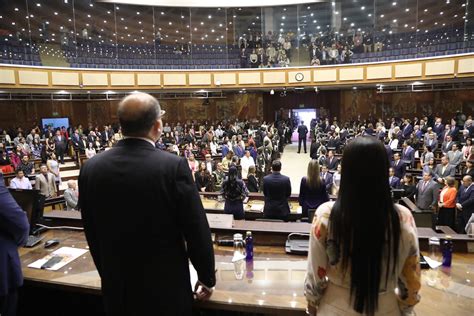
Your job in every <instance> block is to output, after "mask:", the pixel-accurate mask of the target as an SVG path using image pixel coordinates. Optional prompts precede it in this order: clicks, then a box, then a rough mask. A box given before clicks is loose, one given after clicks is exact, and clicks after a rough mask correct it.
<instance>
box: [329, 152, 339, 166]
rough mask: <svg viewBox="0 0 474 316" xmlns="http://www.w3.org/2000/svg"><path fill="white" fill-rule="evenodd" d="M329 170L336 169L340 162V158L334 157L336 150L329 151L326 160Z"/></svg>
mask: <svg viewBox="0 0 474 316" xmlns="http://www.w3.org/2000/svg"><path fill="white" fill-rule="evenodd" d="M326 164H327V166H328V169H329V170H336V169H337V165H338V164H339V159H337V158H336V157H334V152H333V151H332V150H330V151H328V159H327V161H326Z"/></svg>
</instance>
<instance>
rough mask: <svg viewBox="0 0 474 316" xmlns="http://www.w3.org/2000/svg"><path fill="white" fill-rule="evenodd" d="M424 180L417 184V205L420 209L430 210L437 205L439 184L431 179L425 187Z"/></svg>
mask: <svg viewBox="0 0 474 316" xmlns="http://www.w3.org/2000/svg"><path fill="white" fill-rule="evenodd" d="M423 183H424V181H423V180H420V181H418V184H417V185H416V206H417V207H418V208H419V209H420V210H430V209H431V208H432V207H434V206H436V203H437V202H438V196H439V186H438V185H437V184H436V182H434V181H433V180H431V181H430V182H428V184H426V185H425V186H424V187H423Z"/></svg>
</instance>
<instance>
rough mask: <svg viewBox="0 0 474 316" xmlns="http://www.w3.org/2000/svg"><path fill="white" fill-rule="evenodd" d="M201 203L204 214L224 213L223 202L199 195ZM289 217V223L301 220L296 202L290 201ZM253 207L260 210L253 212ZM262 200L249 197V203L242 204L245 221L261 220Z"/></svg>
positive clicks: (299, 208)
mask: <svg viewBox="0 0 474 316" xmlns="http://www.w3.org/2000/svg"><path fill="white" fill-rule="evenodd" d="M201 202H202V205H203V206H204V209H205V210H206V213H217V214H219V213H224V204H225V201H219V200H218V199H217V197H214V196H213V197H207V196H204V195H201ZM289 204H290V215H289V216H288V220H289V221H296V220H299V219H301V206H299V204H298V201H294V200H292V201H290V202H289ZM252 206H255V207H257V208H261V209H260V210H255V211H253V210H252V209H251V208H252ZM263 206H264V202H263V200H261V199H259V198H258V197H257V198H255V197H252V196H250V197H249V201H248V202H247V203H246V204H244V211H245V219H246V220H255V219H258V218H263Z"/></svg>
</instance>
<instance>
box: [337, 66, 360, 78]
mask: <svg viewBox="0 0 474 316" xmlns="http://www.w3.org/2000/svg"><path fill="white" fill-rule="evenodd" d="M363 79H364V68H341V69H339V80H341V81H354V80H363Z"/></svg>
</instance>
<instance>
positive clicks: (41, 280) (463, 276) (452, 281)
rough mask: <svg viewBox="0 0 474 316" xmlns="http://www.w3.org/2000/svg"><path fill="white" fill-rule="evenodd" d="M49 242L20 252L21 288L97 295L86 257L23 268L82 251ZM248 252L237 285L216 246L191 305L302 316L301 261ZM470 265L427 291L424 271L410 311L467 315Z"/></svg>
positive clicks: (278, 253) (61, 234) (461, 263)
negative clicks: (212, 268)
mask: <svg viewBox="0 0 474 316" xmlns="http://www.w3.org/2000/svg"><path fill="white" fill-rule="evenodd" d="M255 223H256V222H255ZM50 238H57V239H59V240H61V243H60V244H59V245H58V246H56V247H54V248H52V249H44V248H43V243H41V244H40V245H38V246H36V247H35V248H30V249H26V248H21V249H20V255H21V261H22V265H23V273H24V276H25V287H27V288H28V289H30V290H31V291H42V288H49V289H55V290H57V291H60V292H64V291H69V292H73V293H75V294H74V295H70V296H68V298H69V299H72V297H77V296H78V295H79V296H80V295H83V294H92V295H94V296H98V295H100V293H101V291H100V284H101V283H100V278H99V275H98V273H97V271H96V269H95V266H94V263H93V261H92V258H91V255H90V253H89V252H88V253H86V254H85V255H84V256H82V257H80V258H78V259H76V260H75V261H73V262H72V263H70V264H69V265H66V266H65V267H63V268H62V269H60V270H58V271H46V270H38V269H31V268H27V265H28V264H30V263H32V262H33V261H35V260H37V259H39V258H41V257H43V256H45V255H46V254H48V253H49V252H52V251H54V250H55V249H57V248H59V247H63V246H69V247H78V248H87V242H86V241H85V237H84V234H83V233H82V232H72V231H48V232H46V233H45V240H47V239H50ZM254 250H255V257H254V261H253V266H252V264H248V265H247V267H246V269H247V271H246V272H245V274H244V278H243V280H236V278H235V275H234V266H233V264H232V263H231V258H232V255H233V250H232V249H231V248H229V247H216V248H215V253H216V269H217V273H216V279H217V284H216V290H215V292H214V294H213V295H212V297H211V299H210V301H209V302H205V303H197V304H196V307H197V308H209V309H218V310H231V311H240V312H249V313H262V314H270V315H304V314H305V312H304V310H305V307H306V301H305V298H304V295H303V284H304V276H305V273H306V258H305V257H300V256H289V255H286V254H284V250H283V249H282V248H281V247H263V246H256V247H255V248H254ZM473 262H474V255H472V254H465V255H460V254H455V255H454V257H453V266H452V268H451V269H450V270H446V271H441V270H440V271H438V273H437V274H436V275H435V283H434V285H432V286H429V285H428V284H427V283H426V280H427V271H428V270H424V271H423V272H422V289H421V291H420V295H421V302H420V303H419V304H418V305H417V307H416V309H415V310H416V312H417V315H419V316H425V315H426V316H432V315H456V316H470V315H472V311H473V310H474V287H473V282H472V279H471V278H472V275H474V264H473ZM84 302H85V301H84ZM83 304H84V303H83ZM20 305H22V302H21V301H20Z"/></svg>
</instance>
